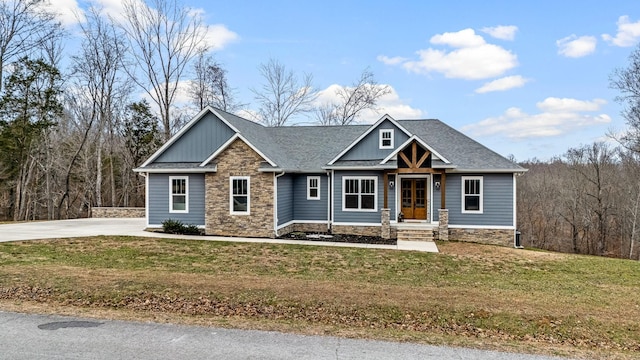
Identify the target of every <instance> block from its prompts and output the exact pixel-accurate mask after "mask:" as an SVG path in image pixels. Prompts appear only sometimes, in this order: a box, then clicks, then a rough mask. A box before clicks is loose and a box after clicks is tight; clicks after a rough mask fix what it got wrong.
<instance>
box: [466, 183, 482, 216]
mask: <svg viewBox="0 0 640 360" xmlns="http://www.w3.org/2000/svg"><path fill="white" fill-rule="evenodd" d="M466 180H480V210H465V208H464V203H465V201H464V200H465V196H466V194H465V186H464V184H465V182H466ZM460 194H461V195H462V196H461V200H462V203H461V204H460V205H461V208H460V209H461V210H462V213H463V214H482V213H483V211H484V181H483V177H482V176H462V185H461V192H460Z"/></svg>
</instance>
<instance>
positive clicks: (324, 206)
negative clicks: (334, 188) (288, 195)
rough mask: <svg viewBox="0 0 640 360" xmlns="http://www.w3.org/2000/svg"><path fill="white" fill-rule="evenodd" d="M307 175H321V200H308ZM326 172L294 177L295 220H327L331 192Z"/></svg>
mask: <svg viewBox="0 0 640 360" xmlns="http://www.w3.org/2000/svg"><path fill="white" fill-rule="evenodd" d="M307 176H319V177H320V200H307ZM327 185H328V179H327V175H326V174H303V175H297V176H296V177H295V178H294V179H293V211H294V214H293V217H294V219H295V220H325V221H326V220H327V210H328V203H327V201H328V199H329V196H328V195H329V192H328V190H327Z"/></svg>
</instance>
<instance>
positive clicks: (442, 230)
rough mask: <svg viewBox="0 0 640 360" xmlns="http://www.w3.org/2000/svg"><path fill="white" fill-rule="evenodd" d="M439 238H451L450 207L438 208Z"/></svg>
mask: <svg viewBox="0 0 640 360" xmlns="http://www.w3.org/2000/svg"><path fill="white" fill-rule="evenodd" d="M438 238H439V240H440V241H448V240H449V209H439V210H438Z"/></svg>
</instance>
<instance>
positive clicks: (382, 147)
mask: <svg viewBox="0 0 640 360" xmlns="http://www.w3.org/2000/svg"><path fill="white" fill-rule="evenodd" d="M385 133H389V134H391V138H390V139H391V145H389V146H384V145H383V144H382V139H383V137H382V134H385ZM393 133H394V131H393V129H380V133H379V134H378V138H379V140H378V141H379V144H378V145H379V146H378V147H379V148H380V149H393Z"/></svg>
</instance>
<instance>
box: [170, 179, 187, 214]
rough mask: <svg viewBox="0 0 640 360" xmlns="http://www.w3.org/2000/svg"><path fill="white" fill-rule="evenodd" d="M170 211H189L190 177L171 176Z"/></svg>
mask: <svg viewBox="0 0 640 360" xmlns="http://www.w3.org/2000/svg"><path fill="white" fill-rule="evenodd" d="M169 212H170V213H187V212H189V178H188V177H187V176H169Z"/></svg>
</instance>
